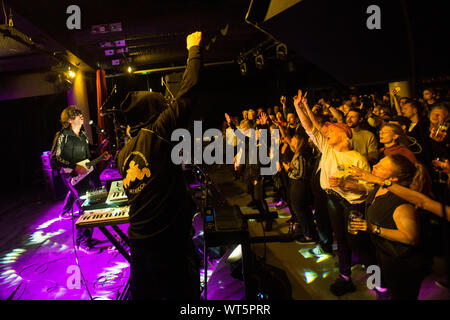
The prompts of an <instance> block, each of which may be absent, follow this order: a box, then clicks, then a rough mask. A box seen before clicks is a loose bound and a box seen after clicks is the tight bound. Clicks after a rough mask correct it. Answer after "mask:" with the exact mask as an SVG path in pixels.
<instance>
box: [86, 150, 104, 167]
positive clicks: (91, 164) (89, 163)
mask: <svg viewBox="0 0 450 320" xmlns="http://www.w3.org/2000/svg"><path fill="white" fill-rule="evenodd" d="M107 155H108V153H107V152H105V153H103V154H102V155H101V156H100V157H98V158H95V159H94V160H92V161H89V162H88V163H87V164H86V166H87V167H88V168H90V167H93V166H95V165H96V164H97V163H99V162H100V161H102V160H103V158H105V157H106V156H107Z"/></svg>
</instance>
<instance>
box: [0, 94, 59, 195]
mask: <svg viewBox="0 0 450 320" xmlns="http://www.w3.org/2000/svg"><path fill="white" fill-rule="evenodd" d="M66 106H67V96H66V93H61V94H57V95H48V96H40V97H33V98H25V99H18V100H8V101H0V112H1V114H2V117H1V126H0V127H1V136H2V137H3V143H2V157H1V160H0V163H1V168H2V176H3V179H2V181H3V183H2V184H1V192H2V193H3V192H8V193H16V192H17V193H20V192H23V191H26V190H30V189H31V188H36V186H39V184H40V183H41V178H42V170H41V169H42V162H41V154H42V152H43V151H48V150H50V149H51V146H52V142H53V137H54V135H55V133H56V132H57V131H58V130H59V128H60V125H59V116H60V114H61V111H62V110H63V109H64V108H65V107H66Z"/></svg>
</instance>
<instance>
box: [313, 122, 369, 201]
mask: <svg viewBox="0 0 450 320" xmlns="http://www.w3.org/2000/svg"><path fill="white" fill-rule="evenodd" d="M308 135H309V137H310V138H311V140H312V141H313V143H314V144H315V145H316V146H317V148H318V149H319V151H320V152H321V153H322V157H321V159H320V164H319V168H320V169H321V172H320V186H321V187H322V189H323V190H326V189H332V190H333V191H335V192H337V193H338V194H339V195H340V196H341V197H343V198H344V199H346V200H347V201H348V202H350V203H352V204H356V203H362V202H364V201H365V197H366V195H365V194H363V195H362V194H360V193H354V192H352V191H347V190H343V189H341V188H339V187H338V188H331V187H330V178H331V177H338V178H344V179H348V180H350V178H349V176H350V171H349V169H350V167H351V166H355V167H358V168H361V169H363V170H366V171H370V165H369V163H368V162H367V160H366V158H364V157H363V156H362V155H361V154H360V153H358V152H356V151H354V150H351V151H345V152H339V151H336V150H335V149H333V148H332V147H331V146H330V145H329V144H328V142H327V140H326V138H325V137H324V136H323V135H322V134H321V133H320V132H319V130H317V129H316V128H314V129H313V130H312V132H311V133H309V134H308ZM355 182H358V183H362V184H365V183H364V182H361V181H355ZM366 189H367V190H368V189H369V188H368V187H366Z"/></svg>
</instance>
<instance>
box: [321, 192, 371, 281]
mask: <svg viewBox="0 0 450 320" xmlns="http://www.w3.org/2000/svg"><path fill="white" fill-rule="evenodd" d="M327 197H328V213H329V215H330V221H331V226H332V228H333V231H334V236H335V238H336V242H337V251H338V263H339V271H340V273H341V274H342V275H344V276H348V277H350V275H351V267H352V252H353V253H355V254H356V255H357V257H358V259H359V262H360V263H361V264H364V265H366V266H369V265H376V263H377V260H376V254H375V248H374V247H373V245H372V242H371V241H370V236H369V234H368V233H365V232H358V233H357V234H356V235H353V234H350V233H349V232H348V231H347V225H348V216H349V213H350V210H356V211H359V212H361V213H364V210H365V203H364V202H363V203H361V204H351V203H349V202H348V201H347V200H345V199H344V198H342V197H341V196H340V195H338V194H337V193H332V194H328V195H327Z"/></svg>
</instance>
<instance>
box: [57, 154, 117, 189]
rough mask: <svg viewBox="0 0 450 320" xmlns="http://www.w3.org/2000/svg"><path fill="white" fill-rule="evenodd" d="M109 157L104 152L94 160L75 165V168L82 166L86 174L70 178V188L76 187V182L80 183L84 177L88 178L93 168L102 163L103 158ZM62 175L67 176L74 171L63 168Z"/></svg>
mask: <svg viewBox="0 0 450 320" xmlns="http://www.w3.org/2000/svg"><path fill="white" fill-rule="evenodd" d="M108 155H109V153H108V152H104V153H102V155H101V156H99V157H98V158H95V159H94V160H89V159H85V160H83V161H80V162H78V163H77V166H82V167H83V168H85V169H86V172H85V173H83V174H77V175H76V176H74V177H71V178H70V184H71V185H72V186H74V185H76V184H77V183H78V182H80V181H81V180H83V179H84V178H86V176H88V175H89V174H90V173H91V172H92V171H93V170H94V166H95V165H96V164H97V163H99V162H100V161H102V160H103V159H104V158H106V157H107V156H108ZM62 170H63V173H64V174H65V175H66V176H68V175H69V174H71V173H72V172H73V171H74V170H73V169H71V168H63V169H62Z"/></svg>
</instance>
